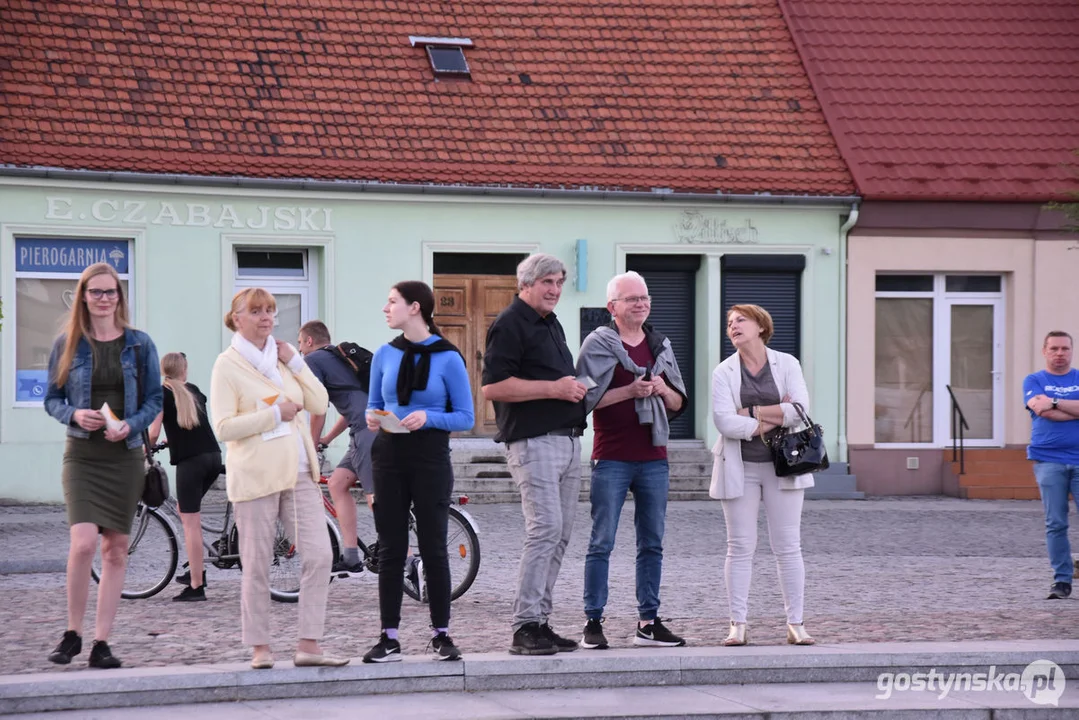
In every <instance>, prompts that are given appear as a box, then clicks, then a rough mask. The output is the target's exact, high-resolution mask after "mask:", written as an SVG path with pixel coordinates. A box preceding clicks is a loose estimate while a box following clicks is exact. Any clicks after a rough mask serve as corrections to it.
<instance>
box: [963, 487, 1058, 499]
mask: <svg viewBox="0 0 1079 720" xmlns="http://www.w3.org/2000/svg"><path fill="white" fill-rule="evenodd" d="M959 497H961V498H965V499H967V500H1040V499H1041V494H1040V493H1039V492H1038V488H1037V487H1036V486H1035V487H1026V486H1014V485H1004V486H994V487H960V488H959Z"/></svg>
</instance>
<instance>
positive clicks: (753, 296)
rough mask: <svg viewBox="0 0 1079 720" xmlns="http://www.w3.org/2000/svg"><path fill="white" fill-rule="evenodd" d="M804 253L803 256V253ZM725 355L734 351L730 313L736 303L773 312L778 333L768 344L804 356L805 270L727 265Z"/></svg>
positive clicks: (723, 291)
mask: <svg viewBox="0 0 1079 720" xmlns="http://www.w3.org/2000/svg"><path fill="white" fill-rule="evenodd" d="M799 257H800V256H799ZM720 282H721V285H720V287H721V295H722V298H723V299H722V304H723V312H724V317H723V323H724V325H723V350H722V355H723V357H724V358H727V357H729V356H730V355H731V354H732V353H733V352H734V346H733V345H731V341H730V339H729V338H728V337H727V332H726V323H727V318H726V313H727V311H728V310H730V308H731V306H732V305H739V304H747V305H760V306H761V307H763V308H764V309H765V310H767V311H768V313H769V314H770V315H771V316H772V322H773V324H774V325H775V334H774V335H773V336H772V339H771V340H770V341H769V343H768V347H770V348H772V349H773V350H778V351H780V352H785V353H790V354H791V355H793V356H794V357H796V358H800V352H801V344H802V337H801V326H800V319H801V316H802V271H801V269H797V270H768V269H765V268H760V269H743V268H728V267H724V269H723V276H722V279H721V281H720Z"/></svg>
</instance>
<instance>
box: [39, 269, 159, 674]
mask: <svg viewBox="0 0 1079 720" xmlns="http://www.w3.org/2000/svg"><path fill="white" fill-rule="evenodd" d="M140 373H141V375H142V378H141V385H142V393H141V396H140V393H139V384H140V380H139V375H140ZM106 406H107V407H106ZM45 410H46V412H48V413H49V414H50V415H52V416H53V417H54V418H56V419H57V420H59V421H60V422H61V423H63V424H64V425H65V426H66V427H67V445H66V446H65V448H64V462H63V485H64V502H65V504H66V505H67V519H68V524H69V525H70V526H71V549H70V551H69V552H68V558H67V615H68V630H67V632H65V633H64V636H63V638H62V639H61V640H60V644H59V645H57V646H56V649H55V650H54V651H53V652H52V654H51V655H49V660H51V661H52V662H54V663H57V664H60V665H66V664H68V663H70V662H71V658H72V657H74V656H75V655H78V654H79V653H80V652H81V651H82V636H81V630H82V624H83V615H85V614H86V599H87V596H88V595H89V592H90V589H89V585H90V563H91V562H92V561H93V559H94V553H95V552H96V551H97V536H98V535H99V534H100V535H101V560H102V562H101V584H100V585H99V586H98V591H97V618H96V622H95V629H94V645H93V647H92V648H91V650H90V663H89V664H90V667H98V668H117V667H120V660H119V659H118V658H116V657H115V656H114V655H113V654H112V652H111V651H110V650H109V645H108V643H107V642H106V640H107V639H108V636H109V631H110V630H111V629H112V623H113V619H114V618H115V617H116V608H117V606H118V605H119V604H120V591H121V590H122V589H123V586H124V572H125V570H126V569H127V538H128V534H129V533H130V532H131V520H132V517H133V516H134V514H135V506H136V505H137V504H138V502H139V498H140V497H141V496H142V490H143V484H144V482H145V464H144V454H143V453H144V451H143V447H142V431H143V430H145V429H146V428H147V427H148V426H149V425H150V423H151V421H153V419H154V418H155V417H156V416H157V413H158V412H159V411H160V410H161V375H160V371H159V369H158V359H157V348H155V347H154V343H153V341H152V340H150V336H149V335H147V334H146V333H144V332H140V331H138V330H134V329H132V328H131V327H129V326H128V311H127V301H126V299H125V298H124V288H123V286H122V285H121V284H120V278H119V276H118V275H117V274H116V271H115V270H114V269H113V268H112V267H111V266H110V265H108V264H107V263H97V264H94V265H91V266H90V267H88V268H86V270H84V271H83V273H82V275H81V276H80V277H79V282H78V284H77V285H76V286H75V302H74V303H73V304H72V307H71V313H70V315H69V316H68V319H67V323H66V326H65V330H64V332H63V334H61V335H60V337H58V338H57V339H56V342H55V343H54V344H53V348H52V354H51V355H50V357H49V389H48V391H47V393H46V394H45Z"/></svg>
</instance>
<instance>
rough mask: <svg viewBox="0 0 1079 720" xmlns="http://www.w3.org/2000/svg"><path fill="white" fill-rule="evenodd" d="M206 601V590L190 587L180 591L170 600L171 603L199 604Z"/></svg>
mask: <svg viewBox="0 0 1079 720" xmlns="http://www.w3.org/2000/svg"><path fill="white" fill-rule="evenodd" d="M205 599H206V588H203V587H197V588H193V587H191V586H190V585H188V586H187V587H185V588H184V589H183V590H181V591H180V594H179V595H177V596H176V597H174V598H173V599H172V601H173V602H201V601H203V600H205Z"/></svg>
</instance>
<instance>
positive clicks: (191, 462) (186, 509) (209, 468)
mask: <svg viewBox="0 0 1079 720" xmlns="http://www.w3.org/2000/svg"><path fill="white" fill-rule="evenodd" d="M223 472H225V466H224V465H223V464H222V463H221V453H219V452H208V453H202V454H201V455H195V456H194V457H189V458H187V459H186V460H181V461H180V462H179V463H178V464H177V465H176V502H177V503H178V504H179V505H180V512H182V513H197V512H198V511H199V510H201V509H202V497H203V496H204V495H205V494H206V492H207V491H208V490H209V489H210V488H211V487H212V486H213V484H214V481H215V480H217V477H218V476H219V475H220V474H221V473H223Z"/></svg>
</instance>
